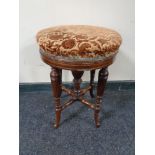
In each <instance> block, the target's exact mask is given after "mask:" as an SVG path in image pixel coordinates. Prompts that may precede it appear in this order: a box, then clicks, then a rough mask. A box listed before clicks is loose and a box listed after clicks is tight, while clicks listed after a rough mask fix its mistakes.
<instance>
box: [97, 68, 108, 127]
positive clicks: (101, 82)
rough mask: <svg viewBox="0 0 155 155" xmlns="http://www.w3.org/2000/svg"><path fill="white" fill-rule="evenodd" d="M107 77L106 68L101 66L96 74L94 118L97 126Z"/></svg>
mask: <svg viewBox="0 0 155 155" xmlns="http://www.w3.org/2000/svg"><path fill="white" fill-rule="evenodd" d="M107 79H108V70H107V68H102V69H101V70H100V71H99V74H98V84H97V97H96V105H95V112H94V119H95V124H96V127H97V128H98V127H99V126H100V119H99V112H100V105H101V103H102V96H103V94H104V89H105V85H106V82H107Z"/></svg>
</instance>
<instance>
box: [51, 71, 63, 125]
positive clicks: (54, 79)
mask: <svg viewBox="0 0 155 155" xmlns="http://www.w3.org/2000/svg"><path fill="white" fill-rule="evenodd" d="M50 77H51V85H52V88H53V96H54V99H55V114H56V118H55V124H54V127H55V128H57V127H58V126H59V123H60V117H61V110H62V106H61V104H60V96H61V92H62V89H61V77H62V70H61V69H57V68H52V71H51V73H50Z"/></svg>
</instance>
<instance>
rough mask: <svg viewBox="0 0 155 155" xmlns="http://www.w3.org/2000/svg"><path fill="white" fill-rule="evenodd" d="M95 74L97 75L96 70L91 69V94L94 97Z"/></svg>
mask: <svg viewBox="0 0 155 155" xmlns="http://www.w3.org/2000/svg"><path fill="white" fill-rule="evenodd" d="M94 76H95V70H91V71H90V86H91V89H90V96H91V97H92V98H94V97H95V96H94V93H93V89H94Z"/></svg>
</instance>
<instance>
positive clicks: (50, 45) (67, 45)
mask: <svg viewBox="0 0 155 155" xmlns="http://www.w3.org/2000/svg"><path fill="white" fill-rule="evenodd" d="M36 38H37V42H38V44H39V46H40V53H41V55H42V56H43V57H44V59H46V60H47V59H48V61H63V62H83V63H84V62H89V63H94V61H95V62H98V61H105V60H108V59H110V58H112V57H114V56H115V55H116V53H117V52H118V49H119V46H120V44H121V36H120V35H119V34H118V33H117V32H116V31H114V30H110V29H107V28H102V27H96V26H87V25H66V26H56V27H51V28H47V29H43V30H41V31H40V32H38V33H37V36H36ZM46 62H47V61H46Z"/></svg>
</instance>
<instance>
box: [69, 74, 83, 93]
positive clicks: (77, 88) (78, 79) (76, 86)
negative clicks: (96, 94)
mask: <svg viewBox="0 0 155 155" xmlns="http://www.w3.org/2000/svg"><path fill="white" fill-rule="evenodd" d="M83 73H84V71H72V75H73V77H74V79H73V83H74V92H75V93H76V94H77V95H78V94H79V92H80V83H81V81H82V80H81V77H82V75H83Z"/></svg>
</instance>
